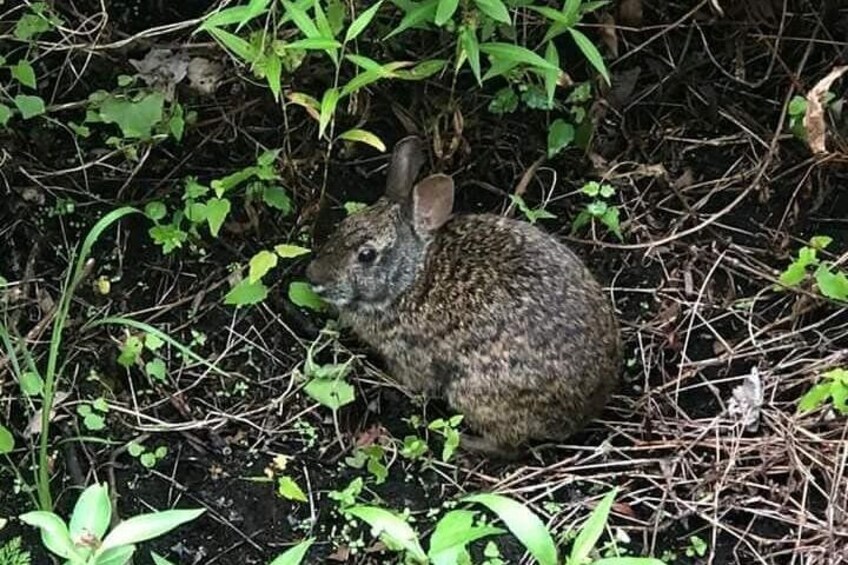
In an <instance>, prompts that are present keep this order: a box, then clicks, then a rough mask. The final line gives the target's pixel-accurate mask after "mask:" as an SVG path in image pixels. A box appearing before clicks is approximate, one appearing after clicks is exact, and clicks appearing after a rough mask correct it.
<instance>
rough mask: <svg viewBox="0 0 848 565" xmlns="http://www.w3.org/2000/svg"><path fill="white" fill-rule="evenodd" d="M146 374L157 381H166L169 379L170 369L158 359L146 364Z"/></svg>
mask: <svg viewBox="0 0 848 565" xmlns="http://www.w3.org/2000/svg"><path fill="white" fill-rule="evenodd" d="M144 372H145V374H147V376H148V377H150V378H151V379H156V380H157V381H164V380H165V379H166V378H167V377H168V368H167V367H166V366H165V362H164V361H163V360H161V359H159V358H158V357H157V358H156V359H152V360H150V361H148V362H147V363H145V364H144Z"/></svg>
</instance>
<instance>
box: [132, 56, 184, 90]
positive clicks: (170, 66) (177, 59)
mask: <svg viewBox="0 0 848 565" xmlns="http://www.w3.org/2000/svg"><path fill="white" fill-rule="evenodd" d="M189 60H190V58H189V56H188V54H186V53H184V52H181V51H177V52H174V51H171V50H170V49H151V50H150V51H148V52H147V55H145V56H144V58H143V59H141V60H138V59H130V64H131V65H132V66H133V67H135V70H136V71H138V76H139V78H141V80H143V81H144V82H145V84H147V85H148V86H155V87H159V88H162V89H163V90H164V91H165V92H166V94H167V98H168V99H169V100H170V99H172V97H173V93H174V88H175V87H176V85H177V84H178V83H179V82H182V80H183V79H184V78H185V77H186V75H187V74H188V66H189Z"/></svg>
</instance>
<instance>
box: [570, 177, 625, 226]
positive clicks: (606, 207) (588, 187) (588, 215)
mask: <svg viewBox="0 0 848 565" xmlns="http://www.w3.org/2000/svg"><path fill="white" fill-rule="evenodd" d="M580 192H582V193H583V194H584V195H586V196H588V197H589V198H591V199H592V201H591V202H589V203H588V204H586V207H585V208H584V209H583V210H581V211H580V213H579V214H577V217H576V218H575V219H574V222H573V223H572V224H571V233H572V234H574V233H576V232H577V231H578V230H579V229H581V228H583V227H584V226H586V225H587V224H592V227H593V229H594V225H595V222H596V221H597V222H600V223H601V224H603V225H604V226H606V228H607V229H608V230H609V231H611V232H612V233H614V234H615V236H616V237H617V238H618V239H624V237H623V236H622V235H621V225H620V223H619V211H618V207H617V206H615V205H613V204H610V202H609V199H610V198H611V197H612V196H614V195H615V188H613V187H612V185H609V184H601V183H598V182H596V181H590V182H587V183H586V184H584V185H583V187H582V188H581V189H580Z"/></svg>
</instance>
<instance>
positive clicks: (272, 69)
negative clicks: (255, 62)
mask: <svg viewBox="0 0 848 565" xmlns="http://www.w3.org/2000/svg"><path fill="white" fill-rule="evenodd" d="M263 63H264V64H263V70H264V71H265V81H266V82H267V83H268V88H270V89H271V93H272V94H273V95H274V101H276V102H279V101H280V93H281V92H282V75H283V61H282V60H281V59H280V56H279V55H277V54H276V53H268V54H267V55H266V56H265V58H264V59H263Z"/></svg>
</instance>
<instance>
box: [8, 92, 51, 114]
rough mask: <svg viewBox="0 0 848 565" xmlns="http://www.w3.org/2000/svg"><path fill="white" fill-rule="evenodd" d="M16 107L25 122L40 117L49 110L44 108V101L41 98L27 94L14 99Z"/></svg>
mask: <svg viewBox="0 0 848 565" xmlns="http://www.w3.org/2000/svg"><path fill="white" fill-rule="evenodd" d="M13 101H14V103H15V107H16V108H17V109H18V111H19V112H20V113H21V117H22V118H23V119H25V120H28V119H30V118H34V117H35V116H40V115H41V114H43V113H44V112H46V111H47V109H46V108H45V106H44V100H42V98H41V97H40V96H29V95H26V94H18V95H17V96H15V98H14V99H13Z"/></svg>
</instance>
